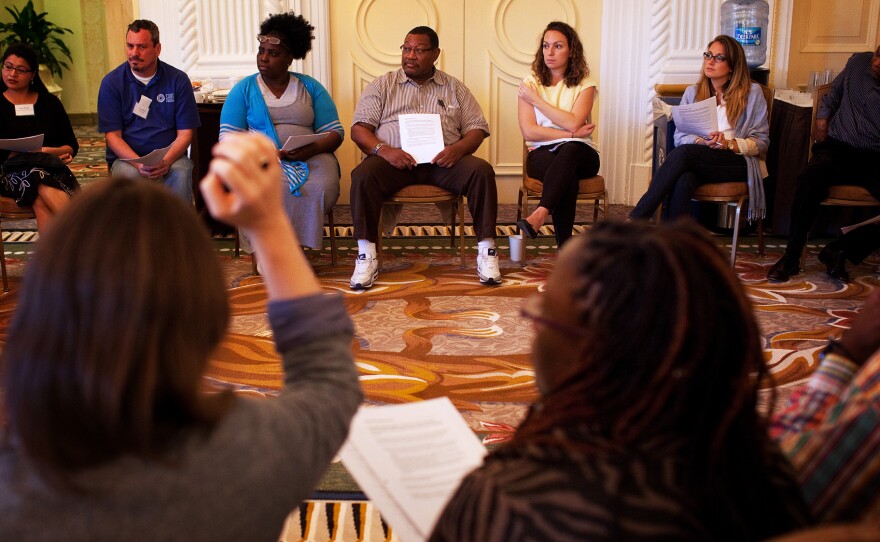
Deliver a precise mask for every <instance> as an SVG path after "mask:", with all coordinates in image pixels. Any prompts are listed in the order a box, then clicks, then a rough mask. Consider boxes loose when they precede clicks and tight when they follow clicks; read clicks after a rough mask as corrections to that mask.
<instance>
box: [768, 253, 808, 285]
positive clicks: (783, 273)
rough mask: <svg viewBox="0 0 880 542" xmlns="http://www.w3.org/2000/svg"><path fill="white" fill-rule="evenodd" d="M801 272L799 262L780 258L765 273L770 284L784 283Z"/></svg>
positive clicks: (785, 257)
mask: <svg viewBox="0 0 880 542" xmlns="http://www.w3.org/2000/svg"><path fill="white" fill-rule="evenodd" d="M800 270H801V266H800V262H798V261H797V260H791V259H789V257H788V256H782V257H781V258H779V261H778V262H776V263H774V264H773V267H771V268H770V270H769V271H767V280H769V281H771V282H785V281H787V280H788V279H789V278H791V276H792V275H797V274H798V273H799V272H800Z"/></svg>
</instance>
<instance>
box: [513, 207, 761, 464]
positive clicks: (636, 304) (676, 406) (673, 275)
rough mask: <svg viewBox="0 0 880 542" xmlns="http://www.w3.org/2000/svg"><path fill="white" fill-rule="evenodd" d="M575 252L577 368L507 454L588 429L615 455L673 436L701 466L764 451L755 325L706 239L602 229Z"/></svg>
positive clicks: (662, 231)
mask: <svg viewBox="0 0 880 542" xmlns="http://www.w3.org/2000/svg"><path fill="white" fill-rule="evenodd" d="M583 244H585V245H586V247H580V248H581V250H580V251H579V255H580V261H578V262H577V265H578V268H579V274H580V275H581V276H582V277H584V278H585V280H584V281H583V282H582V283H581V286H579V287H576V291H574V292H572V294H573V295H574V296H575V297H576V298H586V297H588V296H591V297H592V298H593V301H592V303H590V304H584V303H581V304H578V303H575V305H576V306H579V307H585V308H584V309H583V312H582V314H580V315H579V320H580V322H581V325H582V326H583V328H584V330H585V332H586V337H585V339H584V340H583V345H584V347H583V348H582V350H581V355H580V356H579V359H577V360H575V361H574V363H576V364H577V365H578V370H577V371H576V373H575V374H574V375H573V376H572V377H570V378H569V379H568V380H567V381H565V382H564V383H563V384H562V385H560V386H559V387H558V388H557V389H555V390H552V391H550V392H549V393H548V394H547V395H546V396H545V397H544V398H542V400H541V401H540V402H539V403H538V404H536V405H535V407H533V409H532V411H531V413H530V415H529V417H528V418H527V419H526V420H525V421H524V422H523V424H522V426H521V427H520V428H519V430H518V432H517V434H516V436H515V438H514V440H513V441H512V445H513V446H517V445H523V444H535V443H540V442H542V441H543V442H551V441H556V436H555V432H556V430H557V428H560V427H570V426H571V425H572V424H583V423H587V424H590V427H594V428H595V430H596V431H600V432H601V433H602V434H603V436H604V437H607V439H609V440H610V441H611V442H613V443H614V444H616V445H620V446H624V447H629V446H635V445H637V444H638V443H640V442H645V441H646V440H647V439H651V438H653V437H658V436H670V435H672V436H675V437H680V438H681V439H683V441H684V442H687V443H689V447H692V449H693V450H694V451H695V452H697V453H700V455H702V456H704V457H706V458H707V459H708V461H709V463H710V464H719V463H726V462H727V460H728V459H730V458H731V457H732V455H731V454H735V453H737V452H736V450H737V449H740V448H742V447H743V446H745V447H748V448H752V450H757V449H761V448H763V447H764V444H765V443H766V436H765V435H766V430H765V429H764V426H765V420H764V419H762V418H761V417H759V415H758V413H757V412H756V408H755V407H756V400H757V389H758V387H759V385H760V384H761V382H762V381H763V380H764V379H765V378H767V370H766V366H765V363H764V358H763V353H762V349H761V344H760V339H759V333H758V327H757V324H756V323H755V319H754V316H753V314H752V308H751V305H750V303H749V301H748V299H747V298H746V296H745V294H744V292H743V289H742V287H741V286H740V284H739V282H738V279H737V278H736V276H735V275H734V274H733V273H732V272H731V270H730V269H729V268H728V266H727V263H726V262H725V259H724V257H723V256H722V254H721V252H720V251H719V249H718V248H717V246H716V245H715V244H714V242H713V241H712V240H711V239H709V238H707V237H706V235H705V234H704V233H703V231H702V230H701V229H700V228H699V227H698V226H696V225H695V224H693V223H691V222H690V221H681V222H676V223H673V224H671V225H667V224H664V225H660V226H658V227H652V226H648V225H647V224H641V223H614V222H606V223H602V224H599V225H597V226H596V227H595V228H593V229H592V230H591V231H590V234H589V238H588V240H587V241H586V242H584V243H583ZM550 280H553V279H552V277H551V279H550ZM597 284H598V285H601V287H600V288H595V285H597ZM586 451H589V450H586ZM702 452H705V453H702Z"/></svg>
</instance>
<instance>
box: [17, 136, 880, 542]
mask: <svg viewBox="0 0 880 542" xmlns="http://www.w3.org/2000/svg"><path fill="white" fill-rule="evenodd" d="M102 143H103V141H101V144H102ZM81 152H82V151H81ZM81 172H82V174H84V175H86V176H91V177H89V178H95V177H101V176H103V175H106V169H105V171H104V172H100V170H99V168H98V167H97V166H95V167H93V168H92V167H91V166H90V165H88V164H85V165H84V168H83V169H82V170H81ZM77 175H80V172H78V173H77ZM411 207H414V208H417V209H418V208H421V206H411ZM512 207H513V206H502V209H501V213H500V219H499V223H501V224H504V226H501V227H500V228H499V233H500V234H502V235H506V234H507V233H508V230H509V227H510V225H511V224H512V223H513V216H512V213H513V212H514V210H513V208H512ZM407 209H408V208H407ZM409 212H412V213H415V214H413V215H404V218H403V220H404V221H405V222H411V223H412V222H414V223H425V222H426V221H427V222H430V221H432V220H434V219H433V218H426V215H424V214H423V213H426V212H433V211H409ZM581 212H583V213H584V215H586V214H588V213H589V212H590V210H589V206H587V208H586V209H585V210H581ZM625 212H626V208H625V207H624V206H612V209H611V212H610V213H609V214H612V215H617V216H620V215H623V214H624V213H625ZM346 213H347V207H344V206H340V211H339V213H337V223H339V224H343V225H344V224H346V223H347V215H346ZM420 213H422V214H420ZM579 216H580V215H579ZM348 223H350V222H348ZM338 231H339V233H340V234H341V235H345V234H346V233H348V234H349V235H350V232H348V230H347V229H346V228H345V227H341V228H340V229H339V230H338ZM401 231H402V232H403V233H410V234H412V232H413V231H416V230H415V229H412V228H410V229H406V230H401ZM545 233H549V230H547V231H546V232H545ZM467 241H468V242H469V243H473V242H474V239H473V237H472V236H471V237H469V238H468V239H467ZM718 241H719V244H721V245H722V246H724V247H725V250H728V248H727V245H726V244H725V243H728V244H729V242H730V239H729V237H723V236H719V237H718ZM215 242H216V246H217V250H218V258H219V259H220V261H221V263H222V265H223V268H224V271H225V273H226V277H227V279H228V281H229V285H230V290H229V293H230V301H231V304H232V319H231V325H230V328H229V333H228V336H227V337H226V339H225V340H224V342H223V344H222V346H221V348H219V349H218V351H217V354H216V357H215V358H214V359H213V360H212V361H211V364H210V368H209V371H208V379H209V381H210V382H211V383H213V384H216V385H219V386H225V387H231V388H233V389H235V390H236V391H237V392H239V393H241V394H246V395H251V396H264V397H268V396H272V395H274V394H276V393H277V391H278V389H279V387H280V385H281V382H282V374H281V370H280V365H279V358H278V356H277V354H276V352H275V350H274V347H273V345H272V341H271V332H270V330H269V328H268V322H267V320H266V314H265V306H266V291H265V288H264V287H263V284H262V282H261V279H260V278H259V277H256V276H253V275H251V262H250V258H249V257H248V256H242V257H241V258H233V257H232V255H231V242H230V241H228V240H224V239H217V240H216V241H215ZM741 242H742V243H743V244H742V245H741V247H740V249H739V250H740V256H739V259H738V261H737V267H736V272H737V274H738V275H739V276H740V278H741V280H742V282H743V284H744V286H745V288H746V290H747V292H748V294H749V296H750V298H751V299H752V301H753V303H754V306H755V311H756V314H757V318H758V321H759V325H760V327H761V331H762V335H763V340H764V349H765V355H766V358H767V360H768V362H769V364H770V366H771V369H772V373H773V375H774V377H775V379H776V382H777V386H778V388H777V391H778V394H777V395H778V399H779V400H782V399H784V398H785V396H787V395H788V393H790V391H791V390H792V389H793V388H795V387H797V386H798V385H799V384H801V383H802V382H803V381H804V379H805V378H806V377H807V376H808V375H809V374H810V373H811V372H812V371H813V370H814V369H815V366H816V362H817V356H818V351H819V350H820V349H821V348H822V346H823V345H824V343H825V341H826V340H827V338H828V336H829V335H836V334H839V332H840V331H841V330H842V329H844V328H847V327H849V320H850V318H852V316H853V315H854V314H855V313H856V312H857V311H858V310H859V309H860V307H861V306H862V304H863V303H864V300H865V298H866V297H867V296H868V295H869V294H870V292H871V291H872V290H873V289H875V288H878V287H880V275H878V265H880V259H877V255H875V256H874V258H873V259H871V260H869V261H868V262H867V263H865V264H863V265H861V266H858V267H851V269H850V271H851V275H852V277H853V281H852V283H851V284H848V285H843V284H840V283H836V282H835V281H832V280H831V279H829V278H827V277H826V275H825V273H824V267H823V266H822V265H821V264H819V263H818V261H817V260H816V253H817V252H818V250H819V248H821V246H822V244H823V240H818V242H817V243H815V244H811V245H810V248H809V251H810V252H809V257H808V260H807V269H806V271H805V272H804V273H802V274H801V275H799V276H797V277H796V278H795V279H794V280H792V281H790V282H788V283H785V284H769V283H767V282H766V280H765V277H766V273H767V269H768V268H769V266H770V265H772V263H773V262H775V261H776V259H777V258H778V257H779V256H780V254H781V251H782V247H781V246H779V245H776V244H774V240H773V239H769V240H768V243H769V244H768V248H767V254H766V255H765V256H763V257H760V256H758V255H757V249H756V246H755V245H754V243H755V242H756V241H755V239H754V238H753V237H745V238H744V239H741ZM499 246H500V249H501V252H502V254H504V255H505V257H504V258H503V260H502V273H503V275H504V283H503V284H502V285H501V286H496V287H486V286H481V285H480V284H479V283H478V282H477V280H476V271H475V253H476V252H475V247H473V246H470V247H469V249H468V253H467V262H466V263H467V268H466V269H460V268H459V266H458V262H457V258H456V257H453V256H451V255H450V253H449V249H448V243H447V242H446V241H445V240H442V239H440V238H437V237H431V236H428V237H425V236H420V237H392V238H390V239H388V240H387V242H386V252H385V257H384V259H383V272H382V274H381V276H380V279H379V282H378V283H377V284H376V286H374V287H373V288H372V289H371V290H369V291H366V292H352V291H351V290H349V288H348V280H349V277H350V274H351V271H352V266H353V259H354V256H355V250H354V243H353V242H352V240H351V239H350V238H346V237H343V238H341V239H339V252H340V259H339V264H338V265H337V266H332V265H331V264H330V253H329V250H327V249H326V248H325V250H321V251H308V253H307V254H308V257H309V259H310V261H311V262H312V263H313V267H314V269H315V270H316V272H317V273H318V274H319V277H320V279H321V282H322V284H323V285H324V287H325V288H326V289H328V290H334V291H339V292H342V293H343V294H344V295H345V299H346V303H347V306H348V310H349V314H350V315H351V316H352V318H353V320H354V322H355V325H356V337H355V339H354V340H353V342H352V350H353V352H354V355H355V358H356V361H357V364H358V367H359V370H360V372H361V383H362V385H363V388H364V391H365V393H366V396H367V400H368V402H369V403H372V404H384V403H401V402H407V401H418V400H423V399H429V398H433V397H439V396H448V397H449V398H450V399H451V400H452V401H453V403H454V404H455V405H456V407H457V408H458V409H459V411H460V412H461V413H462V415H463V416H464V418H465V420H466V421H467V423H468V424H469V426H470V427H471V428H472V429H473V430H474V432H475V433H476V434H477V435H478V436H479V437H480V438H481V439H482V440H483V442H484V443H485V444H486V445H490V446H491V445H494V444H497V443H500V442H503V441H505V440H506V439H507V438H509V436H510V435H511V433H512V432H513V431H514V430H515V427H516V426H517V424H518V423H519V421H520V419H521V418H522V416H523V414H524V412H525V409H526V407H527V405H528V404H529V403H530V402H531V401H533V400H534V399H535V398H536V396H537V395H536V390H535V388H534V374H533V371H532V368H531V365H530V363H529V352H530V342H531V339H532V330H531V326H530V325H529V324H528V322H527V321H526V320H524V319H523V318H521V317H520V316H519V306H520V303H521V301H522V300H523V299H524V298H525V297H527V296H529V295H531V294H532V293H534V292H535V291H537V290H539V289H540V288H541V286H542V284H543V283H544V281H545V280H546V277H547V274H548V273H549V272H550V271H551V269H552V267H553V264H554V262H555V258H556V254H555V248H554V247H553V243H552V238H551V237H547V236H544V237H541V238H539V239H537V240H535V241H530V242H529V243H528V248H527V254H528V265H526V266H521V265H520V264H519V263H515V262H511V261H510V260H509V259H508V258H507V257H506V255H507V254H508V252H507V246H506V239H505V238H503V237H502V238H500V239H499ZM32 248H33V245H32V243H12V244H9V245H7V261H8V262H9V263H10V275H11V276H12V287H13V291H12V292H11V293H10V294H8V295H6V296H3V297H2V298H0V340H2V337H3V336H5V333H6V329H7V327H8V322H9V318H10V316H11V314H12V312H13V309H14V306H15V302H16V291H15V290H16V288H17V286H18V284H19V282H20V276H21V273H22V270H23V268H24V266H25V263H26V259H27V253H28V252H29V251H30V250H31V249H32ZM634 309H636V310H637V307H634ZM768 396H769V394H765V396H764V399H765V404H764V407H765V408H773V407H772V406H771V405H768V404H766V399H767V397H768ZM318 489H319V491H318V493H316V495H315V497H316V500H314V501H309V502H308V503H305V504H304V505H303V506H302V507H300V509H298V510H295V511H294V512H293V514H292V515H291V517H290V519H289V521H288V524H287V526H286V527H285V531H284V533H283V534H282V539H284V540H321V541H323V540H396V537H394V535H393V533H391V532H390V530H389V529H388V527H387V525H385V524H384V523H383V522H382V521H381V518H380V516H379V513H378V511H377V510H376V509H375V508H374V507H372V505H371V504H370V503H369V502H368V501H365V500H364V497H363V495H362V494H360V493H358V489H357V487H356V485H354V483H353V481H352V480H351V479H350V477H348V475H347V473H345V470H344V468H343V467H342V466H341V465H340V464H338V463H337V464H334V465H333V466H332V467H331V468H330V470H329V471H328V473H327V475H326V476H325V479H324V481H323V482H322V483H321V486H320V487H319V488H318ZM345 498H350V499H351V500H345Z"/></svg>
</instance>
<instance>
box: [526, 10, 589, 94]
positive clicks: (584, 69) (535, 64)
mask: <svg viewBox="0 0 880 542" xmlns="http://www.w3.org/2000/svg"><path fill="white" fill-rule="evenodd" d="M550 30H555V31H557V32H559V33H560V34H562V35H563V36H565V39H566V40H568V48H569V50H570V53H569V56H568V66H566V68H565V86H567V87H573V86H575V85H577V84H578V83H580V82H581V81H583V79H584V77H587V76H589V75H590V67H589V66H587V57H586V56H585V55H584V46H583V45H582V44H581V39H580V37H578V33H577V31H576V30H575V29H574V28H572V27H571V26H570V25H568V24H566V23H563V22H561V21H553V22H551V23H550V24H548V25H547V28H545V29H544V30H543V31H542V32H541V39H540V40H539V41H538V52H536V53H535V60H533V61H532V72H534V74H535V77H537V78H538V80H539V81H540V82H541V84H542V85H544V86H545V87H549V86H551V85H552V84H553V82H552V75H551V74H550V68H548V67H547V64H545V63H544V34H546V33H547V32H549V31H550Z"/></svg>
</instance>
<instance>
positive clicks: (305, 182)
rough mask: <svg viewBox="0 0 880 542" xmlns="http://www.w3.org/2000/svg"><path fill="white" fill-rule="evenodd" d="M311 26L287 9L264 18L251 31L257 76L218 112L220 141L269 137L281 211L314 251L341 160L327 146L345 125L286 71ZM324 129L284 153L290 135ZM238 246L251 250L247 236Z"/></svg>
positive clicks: (306, 81) (305, 44)
mask: <svg viewBox="0 0 880 542" xmlns="http://www.w3.org/2000/svg"><path fill="white" fill-rule="evenodd" d="M314 29H315V28H314V27H313V26H312V25H310V24H309V22H308V21H307V20H306V19H304V18H303V17H302V16H301V15H295V14H294V13H293V12H287V13H278V14H275V15H270V16H269V17H268V18H267V19H266V20H265V21H263V23H262V24H261V25H260V33H259V34H258V35H257V41H258V44H259V47H258V49H257V69H258V71H259V73H256V74H254V75H251V76H249V77H246V78H244V79H242V80H241V81H240V82H238V83H237V84H236V85H235V86H234V87H233V88H232V90H231V91H230V92H229V96H228V97H227V99H226V102H225V103H224V104H223V110H222V112H221V113H220V139H221V140H222V139H223V138H224V137H226V136H227V135H228V134H230V133H234V132H244V131H256V132H260V133H262V134H264V135H266V136H267V137H269V139H271V140H272V141H274V142H275V147H276V148H277V149H278V159H279V160H280V161H281V169H282V171H283V173H284V174H283V177H282V178H281V179H280V181H281V187H280V188H279V189H281V190H283V192H284V208H285V210H286V211H287V214H288V216H289V217H290V220H291V222H292V224H293V228H294V230H296V233H297V236H298V237H299V240H300V242H301V243H302V244H303V246H307V247H309V248H314V249H320V248H321V245H322V239H323V235H324V216H325V215H326V214H327V213H328V212H330V209H332V208H333V205H334V204H335V203H336V200H337V199H339V176H340V173H339V163H338V162H337V161H336V157H335V156H334V155H333V151H335V150H336V149H337V148H339V145H341V144H342V139H343V138H344V137H345V130H344V129H343V127H342V124H340V123H339V114H338V113H337V111H336V105H335V104H334V103H333V99H332V98H331V97H330V94H329V93H328V92H327V90H326V89H324V87H323V86H322V85H321V83H319V82H318V81H317V80H316V79H314V78H312V77H309V76H308V75H303V74H301V73H295V72H292V71H290V65H291V64H292V63H293V61H294V60H295V59H303V58H305V56H306V54H307V53H308V52H309V51H310V50H311V48H312V40H313V39H314V35H313V31H314ZM312 134H324V136H323V137H321V138H319V139H317V140H314V141H312V142H310V143H308V144H306V145H303V146H300V147H297V148H292V149H288V150H284V149H283V148H282V147H284V144H285V142H286V141H287V138H288V137H290V136H303V135H312ZM242 244H243V247H244V249H245V251H247V252H251V248H250V242H249V240H248V239H247V236H242Z"/></svg>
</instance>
